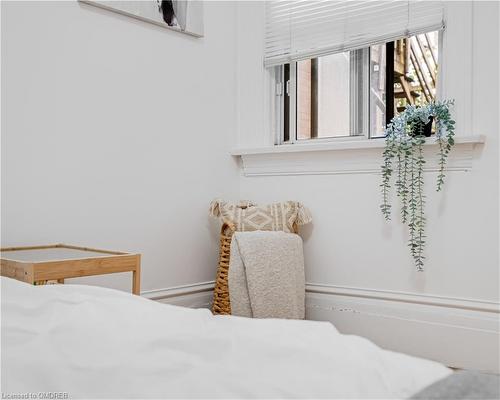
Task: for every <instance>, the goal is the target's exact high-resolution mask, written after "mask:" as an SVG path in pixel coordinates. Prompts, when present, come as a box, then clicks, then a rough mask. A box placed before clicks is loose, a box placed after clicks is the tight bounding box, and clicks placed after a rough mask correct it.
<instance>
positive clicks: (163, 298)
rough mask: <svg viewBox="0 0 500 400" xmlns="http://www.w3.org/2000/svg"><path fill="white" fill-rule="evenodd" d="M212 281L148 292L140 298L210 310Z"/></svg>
mask: <svg viewBox="0 0 500 400" xmlns="http://www.w3.org/2000/svg"><path fill="white" fill-rule="evenodd" d="M214 284H215V282H214V281H211V282H201V283H195V284H193V285H185V286H176V287H171V288H166V289H157V290H148V291H144V292H141V296H143V297H146V298H148V299H151V300H156V301H159V302H160V303H166V304H172V305H175V306H182V307H190V308H211V306H212V297H213V290H214Z"/></svg>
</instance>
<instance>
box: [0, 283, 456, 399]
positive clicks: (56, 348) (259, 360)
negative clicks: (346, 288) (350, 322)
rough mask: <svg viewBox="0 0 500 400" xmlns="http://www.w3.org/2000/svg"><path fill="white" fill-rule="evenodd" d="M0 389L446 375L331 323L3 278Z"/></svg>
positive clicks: (252, 386) (129, 392)
mask: <svg viewBox="0 0 500 400" xmlns="http://www.w3.org/2000/svg"><path fill="white" fill-rule="evenodd" d="M1 284H2V287H1V290H2V293H1V297H2V317H1V318H2V321H1V322H2V355H1V357H2V378H1V379H2V381H1V383H2V392H3V393H4V394H9V393H10V394H13V393H26V392H34V393H38V392H68V394H69V397H70V398H152V397H153V398H167V397H168V398H172V397H173V398H384V399H388V398H398V399H403V398H408V397H409V396H411V395H412V394H414V393H416V392H417V391H419V390H420V389H422V388H424V387H425V386H427V385H429V384H431V383H433V382H435V381H437V380H438V379H441V378H443V377H445V376H447V375H449V374H450V373H451V372H450V370H449V369H448V368H445V367H444V366H442V365H440V364H437V363H435V362H431V361H427V360H422V359H418V358H414V357H410V356H406V355H403V354H399V353H393V352H389V351H385V350H382V349H380V348H378V347H377V346H375V345H374V344H372V343H371V342H369V341H368V340H366V339H363V338H361V337H357V336H350V335H342V334H340V333H338V331H337V330H336V329H335V328H334V327H333V326H332V325H331V324H330V323H327V322H312V321H293V320H270V319H267V320H257V319H246V318H238V317H228V316H217V317H214V316H212V314H211V313H210V312H209V311H208V310H204V309H203V310H193V309H186V308H182V307H175V306H169V305H165V304H161V303H158V302H154V301H151V300H147V299H144V298H140V297H137V296H133V295H130V294H127V293H123V292H119V291H115V290H110V289H102V288H97V287H91V286H81V285H50V286H31V285H28V284H25V283H21V282H17V281H14V280H12V279H8V278H2V281H1Z"/></svg>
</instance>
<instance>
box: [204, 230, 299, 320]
mask: <svg viewBox="0 0 500 400" xmlns="http://www.w3.org/2000/svg"><path fill="white" fill-rule="evenodd" d="M293 230H294V232H295V233H298V226H297V224H294V225H293ZM234 232H235V230H234V228H233V227H231V226H229V225H228V224H226V223H224V224H222V228H221V232H220V249H219V266H218V268H217V276H216V278H215V287H214V299H213V303H212V313H213V314H219V315H222V314H231V302H230V301H229V285H228V275H229V256H230V253H231V239H232V238H233V234H234Z"/></svg>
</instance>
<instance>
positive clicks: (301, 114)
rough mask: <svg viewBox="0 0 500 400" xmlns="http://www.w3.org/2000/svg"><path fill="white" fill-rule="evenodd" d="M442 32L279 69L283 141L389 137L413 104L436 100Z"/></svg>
mask: <svg viewBox="0 0 500 400" xmlns="http://www.w3.org/2000/svg"><path fill="white" fill-rule="evenodd" d="M438 35H439V32H438V31H434V32H430V33H425V34H419V35H415V36H412V37H410V38H405V39H400V40H396V41H393V42H389V43H386V44H382V45H375V46H371V47H368V48H365V49H361V50H352V51H347V52H342V53H336V54H331V55H325V56H321V57H315V58H311V59H306V60H300V61H296V62H290V63H287V64H284V65H282V66H277V67H274V68H275V76H276V83H277V85H276V94H277V95H278V96H279V97H278V99H279V101H278V112H277V115H278V121H277V131H278V133H279V137H278V143H294V142H300V141H305V140H312V139H331V138H338V137H349V136H351V137H364V138H377V137H383V135H384V128H385V125H386V124H387V123H389V122H390V120H391V119H392V118H393V117H394V115H396V114H397V113H398V112H400V111H402V110H404V108H405V106H407V105H409V104H416V105H420V104H425V103H428V102H430V101H432V100H434V99H435V97H436V84H437V71H438Z"/></svg>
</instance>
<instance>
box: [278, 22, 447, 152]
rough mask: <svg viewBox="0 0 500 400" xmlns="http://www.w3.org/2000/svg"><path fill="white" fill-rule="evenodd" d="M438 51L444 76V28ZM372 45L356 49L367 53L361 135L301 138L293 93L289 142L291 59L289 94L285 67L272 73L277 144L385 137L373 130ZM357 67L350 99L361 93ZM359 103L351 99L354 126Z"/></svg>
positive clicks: (439, 90)
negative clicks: (286, 134) (356, 83)
mask: <svg viewBox="0 0 500 400" xmlns="http://www.w3.org/2000/svg"><path fill="white" fill-rule="evenodd" d="M438 46H439V50H438V54H439V60H438V77H440V76H441V71H442V67H441V64H442V62H443V61H442V56H443V31H442V30H440V31H439V33H438ZM370 49H371V46H370V47H367V48H363V49H360V50H356V51H362V52H363V53H364V55H363V66H362V68H363V70H364V72H365V73H364V77H363V80H364V82H363V85H364V89H365V93H364V94H363V97H364V99H363V100H364V101H363V107H362V113H363V114H362V121H363V129H362V132H359V133H357V134H350V135H344V136H334V137H323V138H313V139H300V140H298V139H297V132H296V119H295V118H296V106H297V95H295V96H292V97H291V98H290V110H289V111H290V115H289V126H290V131H289V136H290V139H289V140H288V141H285V140H284V126H283V125H284V123H283V122H284V106H283V99H282V96H286V95H289V93H296V65H297V62H290V83H289V85H288V93H287V85H286V84H285V82H284V81H283V75H284V73H283V66H277V67H274V68H273V72H272V74H271V82H272V85H271V93H272V97H274V102H275V105H274V117H275V118H274V121H272V123H273V128H272V132H273V136H274V144H275V145H288V144H308V143H317V144H320V143H330V142H339V141H352V140H367V139H383V138H384V136H380V135H374V134H373V132H372V130H373V127H372V126H371V124H370V120H371V116H370V109H371V107H370V102H371V92H370V91H371V71H370V65H371V51H370ZM354 69H355V67H353V66H352V65H351V74H350V79H351V85H350V98H351V99H353V98H354V97H353V96H357V92H356V88H355V87H353V86H354V85H353V84H352V82H353V81H356V79H353V74H352V71H353V70H354ZM441 82H442V79H441V78H439V80H438V86H437V88H436V99H440V98H441V96H442V87H441ZM357 104H358V102H357V101H351V105H350V119H351V125H352V124H353V119H354V118H355V115H356V112H357V110H356V106H357Z"/></svg>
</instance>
